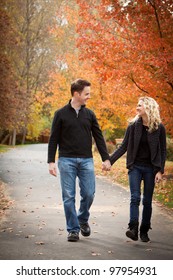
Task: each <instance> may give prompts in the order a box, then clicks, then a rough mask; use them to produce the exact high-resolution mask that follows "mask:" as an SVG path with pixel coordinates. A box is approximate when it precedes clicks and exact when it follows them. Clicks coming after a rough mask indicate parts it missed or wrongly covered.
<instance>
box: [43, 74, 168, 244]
mask: <svg viewBox="0 0 173 280" xmlns="http://www.w3.org/2000/svg"><path fill="white" fill-rule="evenodd" d="M90 87H91V83H90V82H88V81H86V80H83V79H77V80H75V81H74V82H73V83H72V84H71V96H72V97H71V100H70V101H69V103H68V104H67V105H66V106H64V107H63V108H61V109H59V110H57V111H56V112H55V115H54V119H53V122H52V129H51V134H50V139H49V144H48V163H49V173H50V174H51V175H53V176H57V167H56V164H55V155H56V150H57V148H58V153H59V155H58V169H59V174H60V181H61V188H62V199H63V204H64V212H65V217H66V226H67V231H68V236H67V240H68V241H72V242H75V241H78V240H79V232H81V234H82V235H83V236H89V235H90V234H91V228H90V226H89V223H88V220H89V216H90V212H89V210H90V207H91V205H92V202H93V199H94V194H95V174H94V163H93V155H92V137H93V138H94V140H95V143H96V145H97V148H98V151H99V153H100V156H101V159H102V169H103V170H106V171H108V170H110V168H111V165H113V164H114V162H115V161H116V160H118V159H119V158H120V157H121V156H122V155H123V154H124V153H125V152H127V169H128V175H129V185H130V192H131V201H130V220H129V224H128V225H129V228H128V230H127V232H126V236H127V237H128V238H130V239H132V240H138V228H139V204H140V199H141V182H142V180H143V181H144V188H143V200H142V203H143V212H142V219H141V224H140V228H139V232H140V238H141V240H142V241H143V242H148V241H149V240H150V239H149V237H148V231H149V229H150V228H151V215H152V196H153V191H154V185H155V183H158V182H160V181H161V180H162V175H163V173H164V165H165V159H166V132H165V128H164V126H163V124H162V123H161V119H160V114H159V106H158V104H157V102H156V101H155V100H154V99H153V98H151V97H141V98H140V99H139V102H138V104H137V108H136V110H137V115H136V117H135V118H134V119H133V120H132V121H131V122H130V123H129V125H128V127H127V129H126V133H125V136H124V139H123V142H122V144H121V146H120V147H119V148H118V149H116V150H115V151H114V153H113V154H112V155H109V154H108V152H107V148H106V143H105V140H104V138H103V135H102V132H101V129H100V127H99V124H98V121H97V119H96V116H95V114H94V112H93V111H91V110H90V109H88V108H86V103H87V100H88V99H90V97H91V94H90ZM77 177H78V179H79V188H80V197H81V199H80V207H79V210H78V212H77V211H76V206H75V195H76V194H75V189H76V178H77Z"/></svg>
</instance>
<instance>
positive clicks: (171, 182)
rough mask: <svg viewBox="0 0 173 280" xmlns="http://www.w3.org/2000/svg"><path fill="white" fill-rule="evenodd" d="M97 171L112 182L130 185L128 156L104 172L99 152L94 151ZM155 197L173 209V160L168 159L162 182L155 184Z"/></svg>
mask: <svg viewBox="0 0 173 280" xmlns="http://www.w3.org/2000/svg"><path fill="white" fill-rule="evenodd" d="M94 162H95V172H96V174H97V175H102V176H106V177H107V178H109V179H110V180H111V181H112V182H114V183H115V182H116V183H118V184H120V185H122V186H123V187H125V188H128V187H129V183H128V174H127V169H126V157H125V156H123V157H121V158H120V159H118V160H117V161H116V162H115V163H114V165H113V166H112V168H111V171H108V172H106V171H104V172H102V169H101V165H102V163H101V159H100V155H99V154H98V152H94ZM154 199H155V200H156V201H158V202H160V203H161V204H162V205H164V206H165V207H166V208H169V209H172V210H173V162H172V161H166V164H165V174H164V176H163V180H162V182H161V183H159V184H157V185H156V186H155V190H154Z"/></svg>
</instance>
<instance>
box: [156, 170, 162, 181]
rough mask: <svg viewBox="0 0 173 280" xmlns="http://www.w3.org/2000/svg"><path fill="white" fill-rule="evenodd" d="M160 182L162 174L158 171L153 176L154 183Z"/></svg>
mask: <svg viewBox="0 0 173 280" xmlns="http://www.w3.org/2000/svg"><path fill="white" fill-rule="evenodd" d="M161 181H162V173H161V172H160V171H159V172H157V174H156V176H155V183H160V182H161Z"/></svg>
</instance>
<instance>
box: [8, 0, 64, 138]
mask: <svg viewBox="0 0 173 280" xmlns="http://www.w3.org/2000/svg"><path fill="white" fill-rule="evenodd" d="M61 2H62V1H61V0H59V1H55V0H47V1H41V0H36V1H35V0H25V1H21V0H18V1H15V0H8V1H5V10H6V11H7V13H8V15H9V17H10V20H11V22H12V27H13V30H14V31H15V35H16V42H17V43H16V45H15V47H13V48H11V46H10V45H7V48H6V49H7V53H8V57H9V59H10V63H11V64H12V66H13V69H14V72H13V74H14V79H15V81H17V83H18V90H19V92H20V93H21V101H22V107H21V108H22V122H21V123H20V128H22V130H23V132H24V138H25V134H26V132H27V126H28V124H31V123H33V120H32V113H33V110H35V109H34V106H33V104H34V103H35V102H37V100H36V98H35V96H36V93H37V92H38V91H40V90H42V88H43V87H44V85H45V83H46V81H47V80H48V73H49V72H50V71H51V70H52V69H53V68H55V67H56V60H55V57H56V56H55V45H56V42H55V41H56V39H55V37H54V36H53V35H52V33H51V28H52V26H53V24H54V23H55V21H56V18H55V16H56V10H57V9H58V7H59V5H60V3H61ZM36 107H37V108H38V106H36ZM36 110H37V109H36ZM14 129H15V127H14Z"/></svg>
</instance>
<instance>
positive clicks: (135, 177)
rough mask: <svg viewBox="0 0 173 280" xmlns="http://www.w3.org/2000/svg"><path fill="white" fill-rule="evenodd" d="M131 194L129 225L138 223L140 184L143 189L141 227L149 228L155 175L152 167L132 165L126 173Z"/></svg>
mask: <svg viewBox="0 0 173 280" xmlns="http://www.w3.org/2000/svg"><path fill="white" fill-rule="evenodd" d="M128 175H129V184H130V192H131V200H130V223H136V222H139V205H140V201H141V182H142V180H143V181H144V187H143V199H142V204H143V210H142V222H141V224H142V225H146V226H149V227H150V224H151V215H152V197H153V192H154V185H155V182H154V181H155V174H154V172H153V168H152V167H146V166H139V165H134V166H133V168H132V169H131V170H129V172H128Z"/></svg>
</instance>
